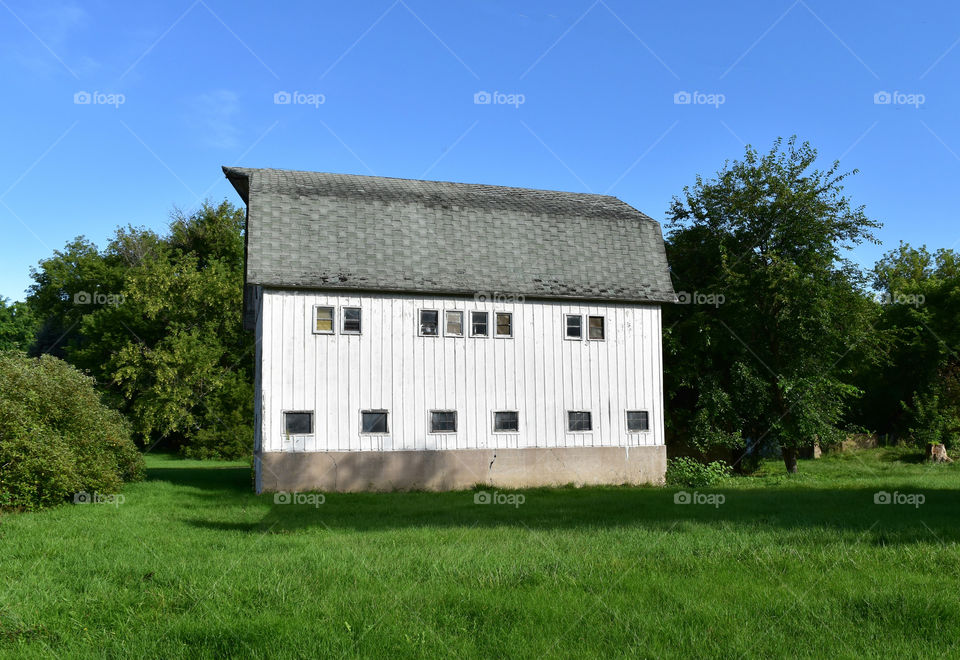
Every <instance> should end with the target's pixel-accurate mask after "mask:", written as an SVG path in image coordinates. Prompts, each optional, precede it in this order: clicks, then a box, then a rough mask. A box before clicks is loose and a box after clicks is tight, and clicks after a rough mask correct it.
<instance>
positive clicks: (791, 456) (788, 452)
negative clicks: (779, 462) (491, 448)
mask: <svg viewBox="0 0 960 660" xmlns="http://www.w3.org/2000/svg"><path fill="white" fill-rule="evenodd" d="M780 451H781V453H782V454H783V464H784V465H785V466H786V467H787V472H789V473H790V474H796V473H797V450H796V449H795V448H793V447H783V448H782V449H781V450H780Z"/></svg>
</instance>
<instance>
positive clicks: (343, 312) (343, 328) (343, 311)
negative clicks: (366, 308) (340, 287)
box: [340, 305, 363, 335]
mask: <svg viewBox="0 0 960 660" xmlns="http://www.w3.org/2000/svg"><path fill="white" fill-rule="evenodd" d="M348 309H350V310H354V309H355V310H357V312H358V313H359V314H360V318H359V319H358V320H359V322H360V329H359V330H347V310H348ZM362 333H363V308H361V307H358V306H356V305H341V306H340V334H341V335H359V334H362Z"/></svg>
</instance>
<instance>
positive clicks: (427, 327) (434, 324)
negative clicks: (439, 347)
mask: <svg viewBox="0 0 960 660" xmlns="http://www.w3.org/2000/svg"><path fill="white" fill-rule="evenodd" d="M420 334H421V335H423V336H424V337H436V336H437V335H438V334H440V312H438V311H437V310H435V309H421V310H420Z"/></svg>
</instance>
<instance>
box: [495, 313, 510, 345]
mask: <svg viewBox="0 0 960 660" xmlns="http://www.w3.org/2000/svg"><path fill="white" fill-rule="evenodd" d="M501 314H503V315H505V316H506V317H507V318H508V319H510V334H508V335H501V334H500V324H499V323H498V322H497V321H498V318H497V317H499V316H500V315H501ZM493 336H494V338H496V339H513V312H494V313H493Z"/></svg>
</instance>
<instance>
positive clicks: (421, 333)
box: [417, 307, 440, 338]
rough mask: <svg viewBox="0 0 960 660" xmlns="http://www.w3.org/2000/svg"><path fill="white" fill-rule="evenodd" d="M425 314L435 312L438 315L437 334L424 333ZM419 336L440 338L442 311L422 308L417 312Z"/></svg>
mask: <svg viewBox="0 0 960 660" xmlns="http://www.w3.org/2000/svg"><path fill="white" fill-rule="evenodd" d="M424 312H433V313H434V314H436V315H437V331H436V333H435V334H432V335H431V334H427V333H425V332H424V331H423V313H424ZM417 335H418V336H420V337H431V338H434V337H439V336H440V309H434V308H432V307H421V308H420V309H418V310H417Z"/></svg>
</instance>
